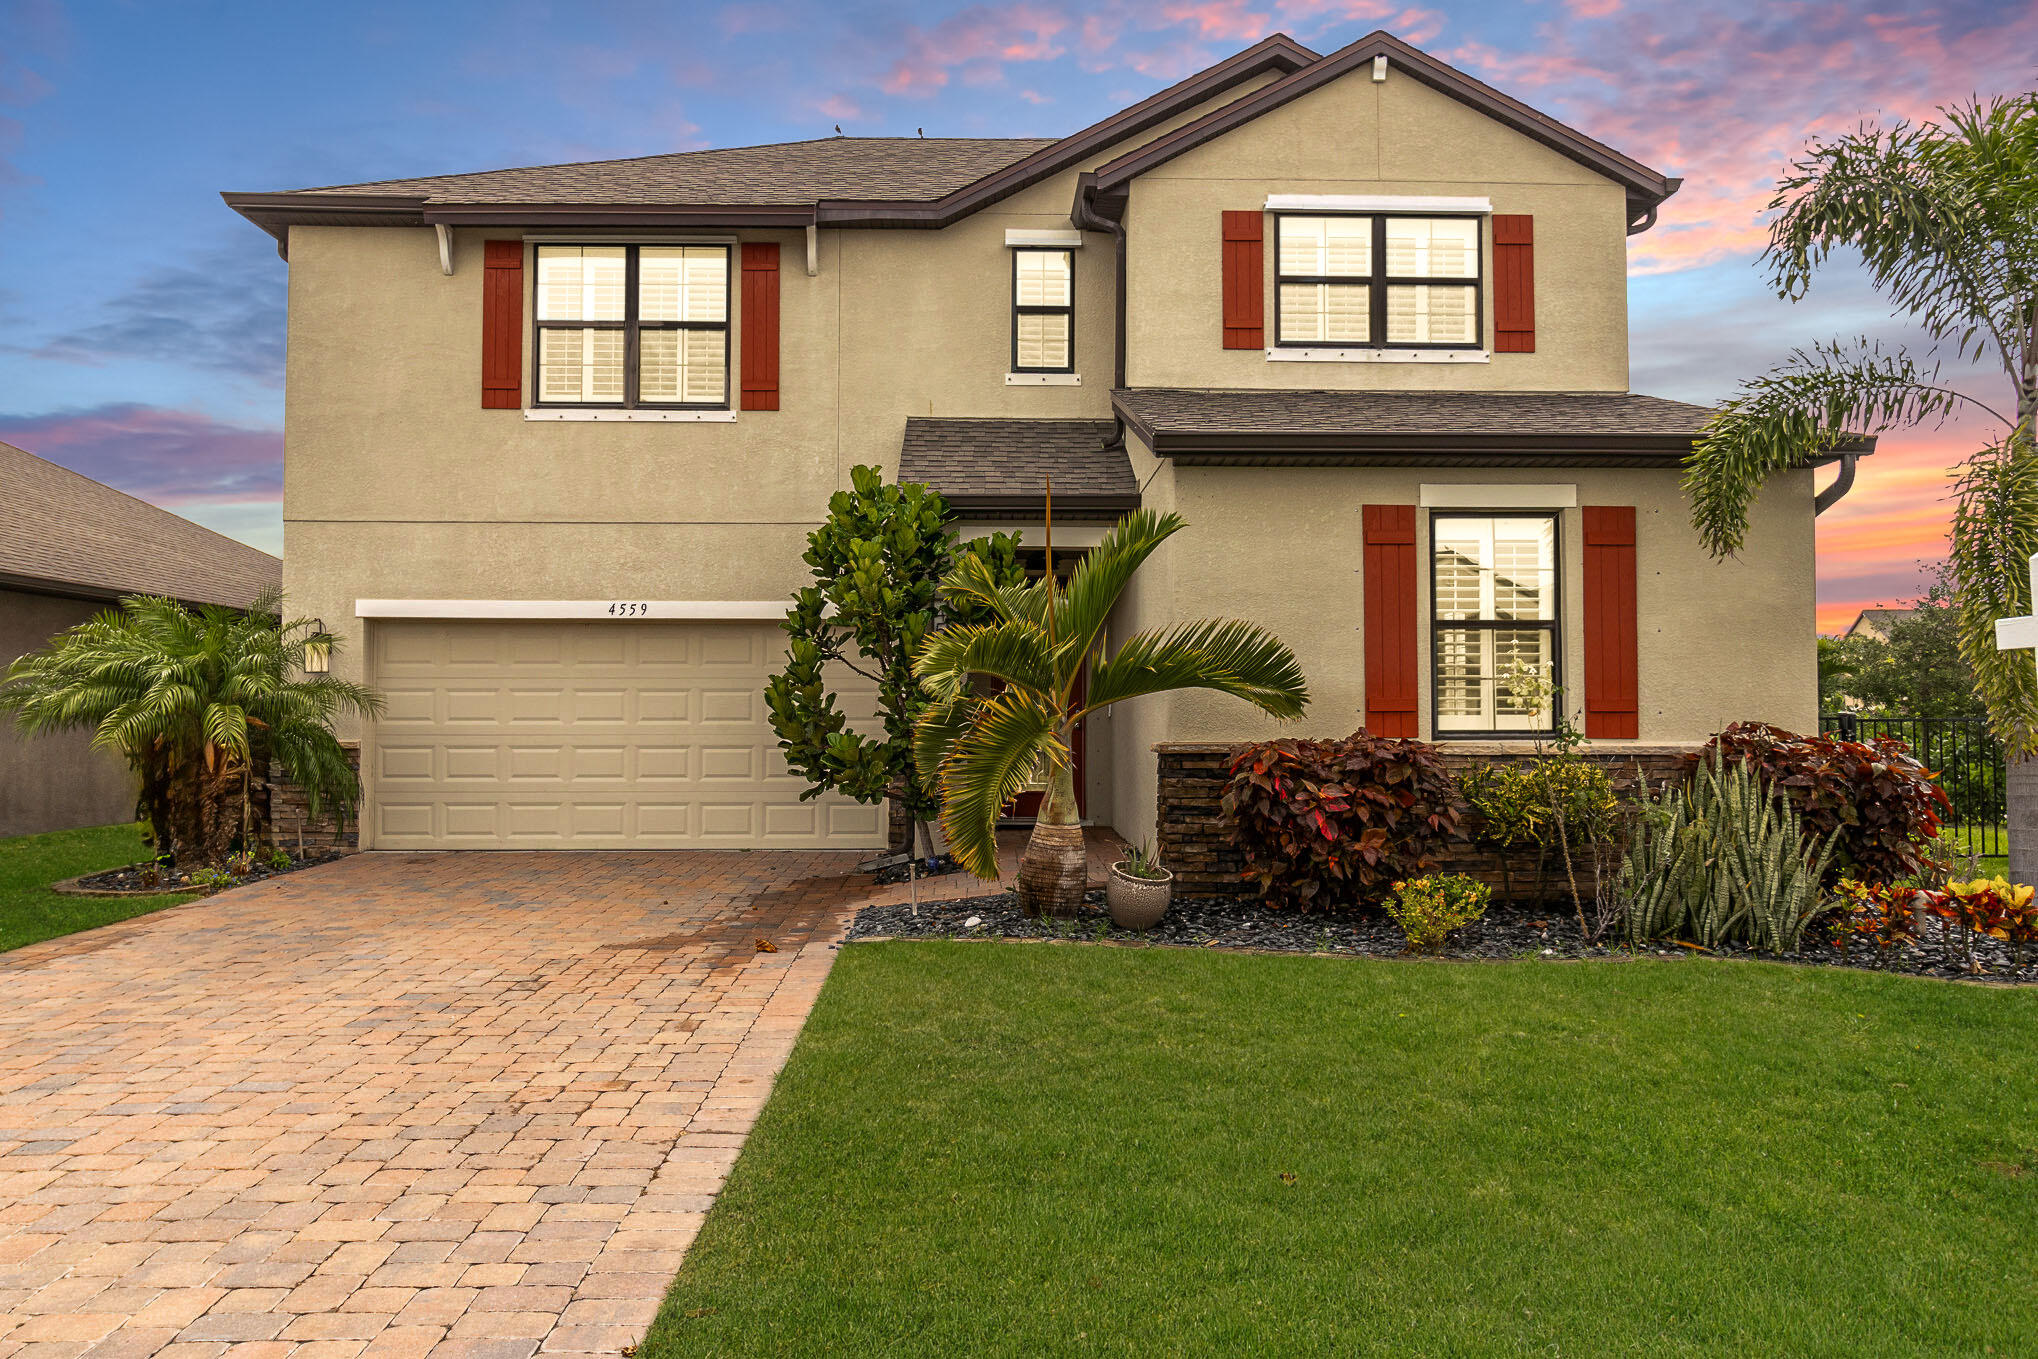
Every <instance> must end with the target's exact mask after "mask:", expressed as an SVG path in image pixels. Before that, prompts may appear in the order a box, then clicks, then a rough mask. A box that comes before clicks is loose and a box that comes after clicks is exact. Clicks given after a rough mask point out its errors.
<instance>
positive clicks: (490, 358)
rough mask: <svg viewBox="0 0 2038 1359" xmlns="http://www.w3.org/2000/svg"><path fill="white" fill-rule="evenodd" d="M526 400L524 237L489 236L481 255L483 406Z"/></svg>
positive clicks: (500, 407)
mask: <svg viewBox="0 0 2038 1359" xmlns="http://www.w3.org/2000/svg"><path fill="white" fill-rule="evenodd" d="M523 404H524V243H523V242H522V241H490V242H488V243H487V249H486V251H485V252H484V253H483V256H482V261H481V408H482V409H483V410H490V411H513V410H516V409H518V408H519V407H520V406H522V405H523Z"/></svg>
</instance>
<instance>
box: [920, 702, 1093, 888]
mask: <svg viewBox="0 0 2038 1359" xmlns="http://www.w3.org/2000/svg"><path fill="white" fill-rule="evenodd" d="M1061 717H1062V714H1061V712H1060V711H1059V709H1057V708H1056V707H1055V706H1054V705H1053V704H1052V703H1051V702H1048V701H1047V699H1046V696H1045V695H1043V694H1040V693H1038V692H1036V691H1032V690H1025V689H1008V690H1006V691H1005V692H1004V693H1002V694H999V695H998V696H997V697H995V698H989V699H985V700H983V701H982V702H979V703H977V704H975V705H974V706H973V707H972V709H971V711H970V722H969V725H968V727H967V728H965V729H964V730H963V731H962V732H961V733H959V735H958V737H957V739H955V740H954V741H953V742H952V743H951V744H950V745H949V747H948V749H947V751H946V752H945V754H944V755H943V757H942V760H941V765H940V769H941V774H940V778H941V791H942V802H941V829H942V833H943V834H945V835H946V836H947V837H948V845H949V849H950V851H951V852H953V853H954V855H955V857H956V859H957V860H958V861H959V862H960V863H961V864H962V866H963V867H964V868H967V869H968V870H969V871H970V872H972V873H974V874H976V875H977V876H978V877H980V878H995V877H997V876H998V813H999V811H1000V810H1002V809H1003V808H1004V807H1005V805H1006V804H1007V803H1009V802H1011V801H1012V799H1013V798H1015V797H1017V796H1019V794H1020V793H1022V792H1024V791H1025V790H1026V785H1027V784H1028V783H1029V782H1031V781H1032V779H1033V775H1034V771H1035V770H1036V769H1037V768H1038V767H1039V765H1040V764H1041V762H1042V761H1043V760H1046V761H1049V762H1051V763H1053V764H1055V765H1057V766H1060V767H1065V766H1066V764H1067V762H1068V759H1069V751H1068V746H1067V744H1066V743H1065V741H1064V740H1063V738H1062V736H1061Z"/></svg>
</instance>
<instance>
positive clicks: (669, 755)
mask: <svg viewBox="0 0 2038 1359" xmlns="http://www.w3.org/2000/svg"><path fill="white" fill-rule="evenodd" d="M694 753H695V752H694V751H693V750H691V749H689V748H687V747H685V746H638V747H637V781H638V782H639V783H665V782H674V781H679V782H683V781H685V780H688V779H691V778H692V777H693V755H694Z"/></svg>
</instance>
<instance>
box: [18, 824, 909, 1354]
mask: <svg viewBox="0 0 2038 1359" xmlns="http://www.w3.org/2000/svg"><path fill="white" fill-rule="evenodd" d="M856 857H857V856H855V855H844V854H821V853H816V854H793V853H762V852H760V853H751V854H457V855H452V854H445V855H363V856H359V857H356V858H353V859H349V860H346V861H343V862H341V863H338V864H334V865H331V866H328V867H325V868H320V869H314V870H311V871H308V872H305V873H300V874H295V875H292V876H290V877H287V878H283V879H279V880H277V881H275V882H271V883H263V884H257V885H255V886H251V887H246V888H242V889H239V890H237V891H234V892H230V893H227V894H225V895H223V896H220V897H216V898H213V899H212V900H210V901H206V902H202V903H198V904H195V905H192V906H188V907H182V908H178V909H174V910H170V911H166V912H162V913H160V914H157V915H153V916H148V917H144V918H142V919H139V920H134V921H129V922H126V923H124V924H120V925H114V926H109V927H107V928H104V929H99V930H93V931H90V932H88V933H85V934H80V935H74V936H72V937H71V938H69V939H63V940H56V941H52V942H51V943H48V944H43V945H37V946H35V947H32V948H26V949H21V950H19V951H17V952H14V953H9V954H6V955H0V1359H10V1357H11V1356H19V1357H20V1359H44V1356H49V1357H50V1359H72V1356H77V1355H82V1354H87V1353H89V1354H91V1355H94V1356H98V1357H99V1359H126V1357H127V1356H141V1355H149V1354H158V1353H160V1354H165V1355H179V1356H191V1359H211V1357H212V1356H217V1355H221V1354H232V1355H235V1356H245V1357H246V1359H281V1357H282V1356H285V1355H290V1356H293V1359H353V1356H357V1355H363V1354H366V1355H374V1356H385V1355H386V1356H406V1355H426V1354H432V1355H441V1356H456V1355H457V1356H476V1357H477V1359H525V1357H526V1356H529V1355H531V1354H533V1353H534V1352H535V1351H536V1350H538V1349H539V1347H540V1346H541V1345H542V1346H543V1347H544V1348H545V1349H546V1350H548V1351H569V1352H570V1351H603V1352H608V1353H611V1354H613V1353H614V1352H615V1351H616V1350H617V1349H618V1348H619V1347H620V1346H622V1345H624V1344H625V1343H628V1342H631V1341H634V1340H636V1339H637V1338H638V1337H639V1336H640V1335H641V1334H642V1333H643V1330H644V1327H645V1324H646V1323H647V1322H649V1321H650V1319H651V1316H652V1314H653V1312H654V1311H655V1310H656V1309H657V1305H658V1299H659V1296H660V1294H661V1293H662V1292H663V1290H664V1288H665V1286H666V1283H667V1282H668V1281H669V1279H670V1278H671V1275H672V1273H673V1271H674V1269H675V1268H677V1266H678V1264H679V1260H680V1255H681V1252H682V1251H684V1250H685V1248H686V1246H687V1244H688V1242H689V1241H691V1240H692V1238H693V1235H694V1233H695V1231H696V1229H697V1228H698V1227H699V1225H700V1222H701V1219H702V1216H703V1214H704V1213H705V1212H706V1210H707V1208H708V1205H709V1202H710V1200H711V1197H712V1195H713V1194H714V1192H715V1190H716V1189H717V1187H718V1186H719V1185H720V1184H721V1182H722V1178H723V1176H724V1174H725V1173H726V1171H727V1169H728V1167H729V1165H730V1163H731V1162H732V1161H733V1160H734V1159H735V1157H736V1152H737V1149H738V1147H739V1145H740V1144H741V1142H742V1139H743V1135H744V1133H745V1132H746V1131H747V1130H748V1129H749V1127H750V1125H751V1122H752V1120H753V1119H754V1118H755V1117H756V1114H757V1112H758V1110H759V1108H760V1107H761V1106H762V1104H763V1101H764V1098H765V1095H766V1093H767V1092H768V1090H769V1088H770V1085H771V1082H772V1078H773V1076H774V1075H775V1073H776V1072H777V1071H778V1069H779V1067H780V1065H781V1064H782V1063H783V1062H784V1060H785V1057H786V1054H787V1053H788V1051H789V1050H790V1049H791V1046H792V1043H793V1039H794V1037H795V1035H796V1034H797V1033H798V1031H799V1028H800V1025H801V1023H802V1022H803V1021H804V1020H805V1018H806V1014H807V1010H808V1008H809V1006H810V1005H811V1004H812V1002H813V999H814V995H815V993H816V992H817V991H818V990H819V989H820V985H821V982H822V980H823V979H824V977H825V976H826V974H827V971H828V965H829V962H830V960H831V959H832V958H833V956H834V955H833V952H832V951H831V947H830V942H829V941H831V940H832V939H834V938H835V937H836V935H837V933H838V932H839V930H840V928H841V927H842V925H843V924H844V923H845V922H846V920H847V917H848V914H849V912H850V911H851V910H852V909H853V908H854V906H855V905H857V904H859V903H860V902H861V901H862V900H863V899H865V897H866V896H867V895H868V892H867V889H866V888H865V887H864V886H863V884H864V883H865V882H867V879H864V878H851V877H848V876H846V875H847V874H849V873H850V872H851V871H852V869H853V866H854V863H855V860H856ZM760 938H762V939H767V940H769V941H771V942H772V943H773V944H774V945H775V946H776V948H777V952H760V951H759V950H758V947H757V941H758V940H759V939H760Z"/></svg>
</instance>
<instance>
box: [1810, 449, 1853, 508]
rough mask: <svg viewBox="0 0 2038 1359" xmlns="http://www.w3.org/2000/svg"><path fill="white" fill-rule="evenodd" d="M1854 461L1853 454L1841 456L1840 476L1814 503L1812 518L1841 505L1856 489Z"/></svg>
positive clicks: (1820, 493) (1821, 492) (1835, 478)
mask: <svg viewBox="0 0 2038 1359" xmlns="http://www.w3.org/2000/svg"><path fill="white" fill-rule="evenodd" d="M1854 459H1855V455H1854V454H1852V453H1842V454H1841V455H1840V475H1839V476H1837V477H1834V478H1833V484H1832V485H1831V486H1828V487H1827V488H1826V489H1825V490H1823V491H1820V492H1819V494H1818V498H1817V499H1815V500H1813V501H1812V518H1814V519H1816V518H1818V517H1819V516H1820V515H1822V514H1824V513H1825V512H1826V511H1827V510H1830V509H1832V508H1833V506H1835V505H1837V504H1839V503H1840V501H1841V500H1842V499H1843V498H1845V496H1846V494H1847V492H1849V491H1851V490H1853V489H1854Z"/></svg>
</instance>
